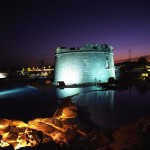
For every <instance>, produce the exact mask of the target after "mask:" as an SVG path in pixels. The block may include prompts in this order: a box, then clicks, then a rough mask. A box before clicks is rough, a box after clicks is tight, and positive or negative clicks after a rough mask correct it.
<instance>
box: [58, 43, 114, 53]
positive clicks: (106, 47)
mask: <svg viewBox="0 0 150 150" xmlns="http://www.w3.org/2000/svg"><path fill="white" fill-rule="evenodd" d="M88 50H89V51H91V50H93V51H101V52H111V53H112V51H113V47H112V46H109V45H107V44H93V43H91V44H85V45H83V46H82V47H78V48H75V47H72V48H66V47H57V49H56V53H67V52H77V51H79V52H84V51H88Z"/></svg>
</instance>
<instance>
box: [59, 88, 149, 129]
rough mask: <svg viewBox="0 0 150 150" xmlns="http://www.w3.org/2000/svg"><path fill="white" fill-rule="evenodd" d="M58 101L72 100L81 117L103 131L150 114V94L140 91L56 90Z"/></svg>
mask: <svg viewBox="0 0 150 150" xmlns="http://www.w3.org/2000/svg"><path fill="white" fill-rule="evenodd" d="M57 95H58V96H59V98H63V97H67V96H72V95H74V96H73V97H72V101H73V102H75V103H76V104H77V106H78V108H79V112H80V116H81V117H82V118H84V119H85V120H86V121H88V122H92V123H94V124H96V125H98V126H100V127H105V128H117V127H119V126H121V125H124V124H127V123H131V122H133V121H135V120H137V119H138V118H139V117H143V116H146V115H149V114H150V101H149V97H150V90H148V91H147V92H146V93H143V92H142V94H141V91H139V88H137V87H135V86H129V87H128V88H126V89H124V90H119V89H117V90H105V91H104V90H102V89H100V88H98V87H86V88H66V89H59V90H58V89H57Z"/></svg>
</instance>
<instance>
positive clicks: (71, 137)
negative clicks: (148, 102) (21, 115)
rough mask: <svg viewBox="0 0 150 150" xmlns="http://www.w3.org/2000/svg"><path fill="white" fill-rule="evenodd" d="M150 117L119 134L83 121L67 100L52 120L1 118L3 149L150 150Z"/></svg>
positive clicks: (142, 119)
mask: <svg viewBox="0 0 150 150" xmlns="http://www.w3.org/2000/svg"><path fill="white" fill-rule="evenodd" d="M149 143H150V117H145V118H141V119H139V120H137V122H136V123H133V124H130V125H127V126H123V127H121V128H119V129H117V130H116V131H108V130H101V129H99V128H93V127H90V126H88V125H87V124H85V123H84V122H82V121H81V120H80V119H79V116H78V112H77V108H76V106H75V105H74V104H73V103H72V102H71V101H70V100H69V99H68V100H64V101H63V103H62V105H60V107H59V108H58V109H57V111H56V113H55V114H54V116H53V117H52V118H37V119H34V120H30V121H29V122H28V124H26V123H24V122H22V121H19V120H8V119H0V147H2V148H5V149H28V148H29V149H31V148H32V149H36V150H37V149H44V150H46V149H71V150H73V149H82V150H91V149H93V150H149V149H150V144H149Z"/></svg>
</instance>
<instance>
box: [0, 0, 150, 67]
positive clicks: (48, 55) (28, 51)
mask: <svg viewBox="0 0 150 150" xmlns="http://www.w3.org/2000/svg"><path fill="white" fill-rule="evenodd" d="M0 11H1V13H0V18H1V23H0V51H1V54H0V65H3V64H15V65H25V66H27V65H29V66H31V65H33V66H36V65H37V62H38V61H40V60H41V59H43V60H44V61H45V64H53V62H54V53H55V50H56V47H57V46H65V47H80V46H82V45H84V44H86V43H99V44H109V45H112V46H113V47H114V58H115V60H120V59H128V50H129V49H131V50H132V53H131V57H137V56H141V55H148V54H150V4H149V1H148V0H147V1H146V0H141V1H136V0H92V1H87V0H3V1H0Z"/></svg>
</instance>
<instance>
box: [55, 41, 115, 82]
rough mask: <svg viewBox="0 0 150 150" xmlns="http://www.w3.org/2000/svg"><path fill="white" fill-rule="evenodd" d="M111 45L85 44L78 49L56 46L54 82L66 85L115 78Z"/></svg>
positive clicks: (106, 80) (105, 80)
mask: <svg viewBox="0 0 150 150" xmlns="http://www.w3.org/2000/svg"><path fill="white" fill-rule="evenodd" d="M112 49H113V48H112V47H111V46H108V45H99V44H87V45H85V46H83V47H81V48H80V49H73V50H72V49H67V48H60V47H58V48H57V50H56V54H55V77H54V84H57V83H58V82H62V81H63V82H64V83H65V84H66V85H74V84H84V83H98V82H102V83H104V82H108V80H109V78H110V77H113V78H114V79H115V68H114V59H113V52H112Z"/></svg>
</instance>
